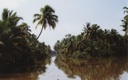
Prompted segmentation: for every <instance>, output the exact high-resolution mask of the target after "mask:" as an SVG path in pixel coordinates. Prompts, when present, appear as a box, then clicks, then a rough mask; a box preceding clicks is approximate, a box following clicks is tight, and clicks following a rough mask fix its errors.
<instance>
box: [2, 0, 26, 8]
mask: <svg viewBox="0 0 128 80" xmlns="http://www.w3.org/2000/svg"><path fill="white" fill-rule="evenodd" d="M26 1H27V0H0V8H5V7H6V8H16V7H19V6H22V5H23V4H24V3H25V2H26Z"/></svg>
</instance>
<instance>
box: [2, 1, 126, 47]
mask: <svg viewBox="0 0 128 80" xmlns="http://www.w3.org/2000/svg"><path fill="white" fill-rule="evenodd" d="M47 4H48V5H50V6H51V7H53V8H54V9H55V11H56V15H58V17H59V18H58V19H59V22H58V24H57V26H56V29H55V30H50V29H49V28H47V29H46V30H45V31H43V33H42V35H41V36H40V38H39V41H40V42H45V43H46V44H49V45H50V46H51V48H52V47H53V46H54V44H55V42H56V41H57V40H61V39H62V38H64V36H65V35H66V34H72V35H78V34H80V33H81V32H82V30H83V25H84V24H86V22H91V24H98V25H100V26H101V28H103V29H105V28H106V29H111V28H114V29H116V30H117V31H118V32H119V33H121V34H123V32H122V27H121V26H120V25H121V20H122V19H123V16H124V13H123V11H124V10H123V7H124V6H128V0H0V13H2V10H3V8H8V9H9V10H14V11H15V12H17V14H18V16H21V17H23V19H24V20H23V22H26V23H28V25H30V27H31V30H32V33H34V34H36V35H38V34H39V32H40V29H41V26H38V28H37V29H35V26H36V24H33V23H32V20H33V15H34V14H35V13H39V11H40V8H42V7H44V6H45V5H47Z"/></svg>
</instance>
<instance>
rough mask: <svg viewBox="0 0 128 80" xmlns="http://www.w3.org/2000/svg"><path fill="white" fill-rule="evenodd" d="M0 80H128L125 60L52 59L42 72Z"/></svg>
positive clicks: (4, 76) (8, 76)
mask: <svg viewBox="0 0 128 80" xmlns="http://www.w3.org/2000/svg"><path fill="white" fill-rule="evenodd" d="M0 80H128V62H127V59H125V58H120V59H117V58H111V59H95V60H77V59H60V58H56V57H52V58H51V64H47V65H46V66H45V68H44V70H43V71H42V72H41V71H40V72H39V71H35V72H30V73H22V74H1V75H0Z"/></svg>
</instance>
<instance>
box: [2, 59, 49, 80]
mask: <svg viewBox="0 0 128 80" xmlns="http://www.w3.org/2000/svg"><path fill="white" fill-rule="evenodd" d="M46 64H50V59H49V58H48V59H45V60H44V61H41V62H38V65H34V66H27V67H26V66H24V67H19V68H17V69H15V70H14V72H11V73H9V74H7V73H6V74H0V80H38V78H39V75H40V74H43V73H45V72H46Z"/></svg>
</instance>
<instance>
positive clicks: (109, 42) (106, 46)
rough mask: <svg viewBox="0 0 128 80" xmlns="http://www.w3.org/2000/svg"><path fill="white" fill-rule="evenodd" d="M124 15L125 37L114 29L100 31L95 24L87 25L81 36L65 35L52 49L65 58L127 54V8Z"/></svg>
mask: <svg viewBox="0 0 128 80" xmlns="http://www.w3.org/2000/svg"><path fill="white" fill-rule="evenodd" d="M124 9H125V12H126V15H125V17H124V19H123V20H122V22H123V24H122V25H121V26H122V27H123V31H125V35H121V34H119V33H118V32H117V31H116V30H115V29H111V30H107V29H104V30H103V29H101V28H100V26H99V25H97V24H92V25H91V24H90V23H87V24H86V25H85V26H84V29H83V32H81V34H79V35H77V36H74V35H71V34H68V35H66V37H65V38H63V40H61V41H59V40H58V41H57V42H56V44H55V46H54V49H55V50H56V52H57V54H60V55H62V56H65V57H80V58H81V57H82V58H84V57H99V56H101V57H109V56H119V55H126V54H127V45H128V44H127V40H128V35H127V33H128V8H127V7H124Z"/></svg>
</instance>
